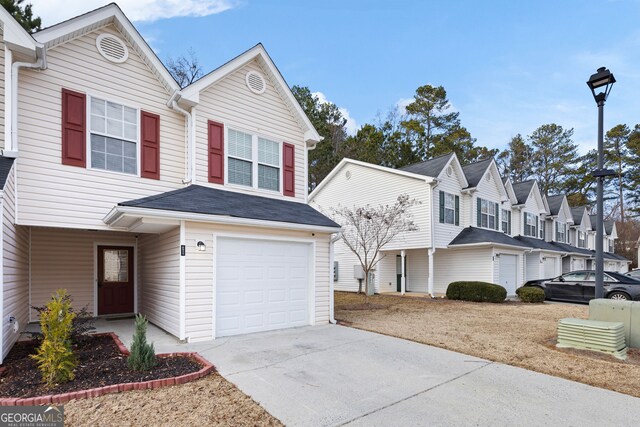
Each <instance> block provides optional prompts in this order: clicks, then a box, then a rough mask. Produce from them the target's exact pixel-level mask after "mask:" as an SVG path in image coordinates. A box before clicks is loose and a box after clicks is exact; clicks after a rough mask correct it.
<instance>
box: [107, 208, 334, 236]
mask: <svg viewBox="0 0 640 427" xmlns="http://www.w3.org/2000/svg"><path fill="white" fill-rule="evenodd" d="M127 214H128V215H133V216H141V217H146V218H159V219H174V220H176V219H177V220H186V221H196V222H210V223H216V224H231V225H245V226H247V227H263V228H280V229H287V230H300V231H314V232H318V233H332V234H333V233H336V232H338V231H340V230H341V228H340V227H328V226H323V225H310V224H297V223H291V222H280V221H268V220H262V219H251V218H237V217H232V216H223V215H211V214H201V213H192V212H179V211H169V210H164V209H150V208H138V207H135V206H115V207H114V208H113V209H111V211H110V212H109V213H108V214H107V215H106V216H105V217H104V218H103V219H102V221H104V223H105V224H107V225H111V224H112V223H114V222H115V221H117V220H118V219H120V217H121V216H123V215H127ZM113 228H114V229H116V228H118V227H113ZM123 229H125V228H123Z"/></svg>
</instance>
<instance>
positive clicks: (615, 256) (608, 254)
mask: <svg viewBox="0 0 640 427" xmlns="http://www.w3.org/2000/svg"><path fill="white" fill-rule="evenodd" d="M594 256H595V251H594ZM604 257H605V258H609V259H615V260H618V261H629V260H628V259H627V258H625V257H623V256H622V255H618V254H614V253H612V252H605V253H604Z"/></svg>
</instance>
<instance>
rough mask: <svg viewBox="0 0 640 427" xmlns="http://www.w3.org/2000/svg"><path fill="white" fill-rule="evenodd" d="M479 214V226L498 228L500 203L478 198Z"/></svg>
mask: <svg viewBox="0 0 640 427" xmlns="http://www.w3.org/2000/svg"><path fill="white" fill-rule="evenodd" d="M478 207H479V215H478V220H479V223H478V227H483V228H490V229H492V230H497V229H498V218H497V215H498V204H497V203H494V202H490V201H488V200H484V199H480V198H479V199H478Z"/></svg>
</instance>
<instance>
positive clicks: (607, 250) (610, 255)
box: [589, 215, 631, 273]
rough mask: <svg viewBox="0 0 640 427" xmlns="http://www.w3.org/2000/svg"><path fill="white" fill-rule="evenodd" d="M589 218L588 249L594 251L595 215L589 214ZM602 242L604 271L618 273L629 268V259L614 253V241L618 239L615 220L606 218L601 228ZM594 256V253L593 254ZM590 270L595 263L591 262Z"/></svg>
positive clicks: (624, 271)
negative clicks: (589, 237)
mask: <svg viewBox="0 0 640 427" xmlns="http://www.w3.org/2000/svg"><path fill="white" fill-rule="evenodd" d="M589 218H590V220H591V231H590V236H591V239H590V240H589V249H591V250H593V251H594V253H595V249H596V243H595V242H596V240H595V236H596V215H589ZM602 231H603V238H602V240H603V241H602V244H603V246H602V247H603V248H604V258H605V260H604V269H605V270H606V271H618V272H620V273H626V272H628V271H629V270H630V268H631V260H628V259H627V258H625V257H623V256H622V255H618V254H616V253H615V241H616V240H617V239H618V230H617V228H616V222H615V221H613V220H606V221H605V222H604V228H603V230H602ZM594 256H595V255H594ZM589 269H590V270H595V264H594V263H591V265H590V267H589Z"/></svg>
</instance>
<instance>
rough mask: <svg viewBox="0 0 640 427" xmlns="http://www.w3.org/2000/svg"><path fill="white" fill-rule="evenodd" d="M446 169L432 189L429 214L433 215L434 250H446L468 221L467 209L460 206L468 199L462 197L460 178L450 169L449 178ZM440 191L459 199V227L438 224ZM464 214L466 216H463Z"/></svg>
mask: <svg viewBox="0 0 640 427" xmlns="http://www.w3.org/2000/svg"><path fill="white" fill-rule="evenodd" d="M446 169H447V168H446V167H445V168H444V171H443V173H441V174H440V176H439V177H438V180H439V183H438V185H437V186H436V187H435V188H434V189H433V191H432V194H433V199H432V200H433V209H432V210H431V214H432V215H433V228H434V243H435V247H436V248H446V247H447V245H449V243H451V241H452V240H453V239H454V238H455V237H456V236H457V235H458V234H459V233H460V232H461V231H462V229H463V228H464V227H465V220H467V221H468V220H469V207H468V206H467V207H466V209H463V207H462V205H464V204H468V201H469V200H468V198H467V197H463V195H462V192H461V189H462V183H463V180H462V177H460V176H458V173H457V172H456V171H457V168H452V169H453V172H452V173H451V176H448V175H447V173H446ZM440 191H444V192H445V193H449V194H453V195H454V196H458V197H460V205H461V206H460V225H454V224H445V223H440ZM463 212H464V213H466V215H464V214H463ZM466 224H468V222H466ZM474 225H475V224H474Z"/></svg>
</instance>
